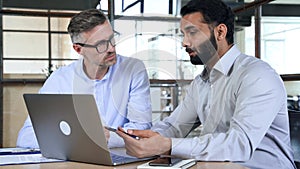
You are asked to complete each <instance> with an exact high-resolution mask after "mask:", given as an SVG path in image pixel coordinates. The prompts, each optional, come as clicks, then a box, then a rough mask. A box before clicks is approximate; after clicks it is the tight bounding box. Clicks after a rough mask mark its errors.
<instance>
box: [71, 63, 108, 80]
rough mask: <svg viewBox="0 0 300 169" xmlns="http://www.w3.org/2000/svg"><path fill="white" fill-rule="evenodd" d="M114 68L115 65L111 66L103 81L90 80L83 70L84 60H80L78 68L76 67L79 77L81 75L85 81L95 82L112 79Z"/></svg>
mask: <svg viewBox="0 0 300 169" xmlns="http://www.w3.org/2000/svg"><path fill="white" fill-rule="evenodd" d="M113 66H114V65H112V66H110V67H109V68H108V71H107V73H106V74H105V76H104V77H103V78H102V79H101V80H92V79H90V78H89V77H88V76H87V75H86V73H85V72H84V69H83V58H80V59H79V62H78V64H77V66H76V69H77V72H78V73H79V75H80V76H81V77H82V78H83V79H84V80H85V81H95V82H100V81H103V80H106V79H108V78H109V77H110V74H111V72H112V67H113Z"/></svg>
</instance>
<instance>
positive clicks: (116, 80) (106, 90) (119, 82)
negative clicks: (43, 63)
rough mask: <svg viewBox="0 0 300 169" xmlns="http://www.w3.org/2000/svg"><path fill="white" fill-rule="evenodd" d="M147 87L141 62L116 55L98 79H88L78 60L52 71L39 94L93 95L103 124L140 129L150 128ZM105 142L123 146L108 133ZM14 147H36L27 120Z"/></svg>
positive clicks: (146, 75)
mask: <svg viewBox="0 0 300 169" xmlns="http://www.w3.org/2000/svg"><path fill="white" fill-rule="evenodd" d="M149 86H150V85H149V79H148V74H147V71H146V68H145V65H144V64H143V62H142V61H140V60H138V59H134V58H129V57H124V56H120V55H117V63H116V64H114V65H112V66H110V67H109V70H108V72H107V73H106V75H105V76H104V77H103V79H101V80H91V79H89V78H88V77H87V75H86V74H85V72H84V71H83V59H82V58H81V59H79V60H77V61H75V62H73V63H72V64H70V65H68V66H64V67H61V68H60V69H58V70H56V71H54V72H53V73H52V74H51V76H50V77H49V78H48V79H47V81H46V82H45V84H44V85H43V87H42V88H41V89H40V91H39V92H40V93H57V94H71V93H74V94H93V95H94V97H95V100H96V104H97V107H98V110H99V114H100V117H101V120H102V122H103V123H104V125H107V126H110V127H113V128H117V127H118V126H121V127H123V128H124V129H125V130H127V129H140V130H142V129H149V128H150V127H151V126H152V114H151V113H152V108H151V100H150V99H151V98H150V88H149ZM49 104H51V103H49ZM95 125H97V124H95ZM108 143H109V147H119V146H123V145H124V142H123V139H122V138H121V137H119V136H118V135H117V134H116V133H113V132H110V139H109V141H108ZM17 146H18V147H32V148H37V147H38V143H37V140H36V138H35V135H34V131H33V128H32V124H31V121H30V118H29V117H28V118H27V120H26V121H25V123H24V126H23V128H22V129H21V130H20V132H19V136H18V140H17Z"/></svg>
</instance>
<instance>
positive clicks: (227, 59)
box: [201, 45, 241, 81]
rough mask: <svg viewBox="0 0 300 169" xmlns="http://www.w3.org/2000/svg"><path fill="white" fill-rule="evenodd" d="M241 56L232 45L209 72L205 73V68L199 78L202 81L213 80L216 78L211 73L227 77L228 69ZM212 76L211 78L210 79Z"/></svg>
mask: <svg viewBox="0 0 300 169" xmlns="http://www.w3.org/2000/svg"><path fill="white" fill-rule="evenodd" d="M240 54H241V52H240V50H239V49H238V48H237V46H236V45H233V46H232V47H231V48H230V49H229V50H228V51H227V52H226V53H225V54H224V55H223V56H222V57H221V58H220V59H219V61H218V62H217V63H216V64H215V66H214V67H213V69H212V70H211V71H207V70H206V68H204V70H203V71H202V73H201V78H202V80H203V81H207V80H211V81H212V80H214V79H215V78H213V77H216V76H215V75H214V74H215V73H212V72H216V71H217V72H220V73H222V74H223V75H228V72H229V70H230V68H231V67H232V65H233V63H234V61H235V59H236V58H237V57H238V56H239V55H240ZM212 76H213V77H212ZM217 77H218V76H217Z"/></svg>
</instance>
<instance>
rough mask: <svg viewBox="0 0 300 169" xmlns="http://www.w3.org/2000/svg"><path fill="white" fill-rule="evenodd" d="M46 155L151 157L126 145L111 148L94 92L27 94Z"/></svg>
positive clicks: (107, 159)
mask: <svg viewBox="0 0 300 169" xmlns="http://www.w3.org/2000/svg"><path fill="white" fill-rule="evenodd" d="M23 96H24V100H25V103H26V106H27V110H28V113H29V116H30V118H31V122H32V125H33V129H34V132H35V134H36V137H37V140H38V143H39V146H40V150H41V153H42V155H43V156H45V157H48V158H56V159H62V160H70V161H79V162H86V163H94V164H103V165H119V164H125V163H130V162H136V161H142V160H149V159H152V158H143V159H139V158H135V157H132V156H129V155H126V153H125V150H124V149H109V148H108V147H107V142H106V139H105V135H104V131H103V126H102V123H101V120H100V117H99V113H98V109H97V106H96V103H95V100H94V97H93V95H84V94H24V95H23Z"/></svg>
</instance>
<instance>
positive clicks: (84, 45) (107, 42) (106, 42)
mask: <svg viewBox="0 0 300 169" xmlns="http://www.w3.org/2000/svg"><path fill="white" fill-rule="evenodd" d="M113 32H114V33H113V35H112V36H111V37H110V38H109V39H108V40H101V41H100V42H98V43H97V44H96V45H90V44H86V43H74V44H75V45H80V46H82V47H87V48H95V49H96V51H97V52H98V53H99V54H101V53H104V52H106V51H107V50H108V44H109V43H110V44H111V46H113V47H115V46H116V42H115V38H116V37H118V36H120V35H121V34H120V33H119V32H117V31H115V30H114V31H113ZM113 39H114V41H113V42H112V40H113ZM99 45H106V48H105V50H103V51H99V50H98V47H99Z"/></svg>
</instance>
